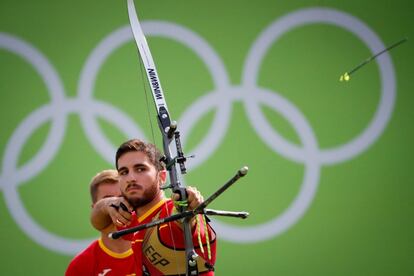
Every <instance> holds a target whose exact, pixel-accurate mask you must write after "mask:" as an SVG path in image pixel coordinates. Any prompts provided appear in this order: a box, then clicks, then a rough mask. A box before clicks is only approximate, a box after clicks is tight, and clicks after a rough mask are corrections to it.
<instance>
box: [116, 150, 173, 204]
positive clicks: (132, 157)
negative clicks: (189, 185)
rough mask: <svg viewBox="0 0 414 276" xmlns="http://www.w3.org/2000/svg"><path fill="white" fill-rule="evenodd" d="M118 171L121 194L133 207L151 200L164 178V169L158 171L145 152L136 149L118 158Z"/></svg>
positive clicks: (158, 191) (158, 190)
mask: <svg viewBox="0 0 414 276" xmlns="http://www.w3.org/2000/svg"><path fill="white" fill-rule="evenodd" d="M118 173H119V183H120V186H121V192H122V195H123V196H124V197H125V198H126V199H127V200H128V202H129V203H130V204H131V205H132V207H134V208H137V207H141V206H144V205H146V204H148V203H149V202H151V201H152V200H153V199H154V198H155V197H156V196H157V194H158V193H160V186H161V184H162V183H163V182H164V180H165V171H161V172H158V171H157V170H156V168H155V166H154V165H153V164H152V163H151V162H150V161H149V159H148V157H147V156H146V155H145V153H143V152H138V151H131V152H127V153H125V154H123V155H122V156H121V157H120V158H119V159H118Z"/></svg>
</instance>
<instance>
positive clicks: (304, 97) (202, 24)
mask: <svg viewBox="0 0 414 276" xmlns="http://www.w3.org/2000/svg"><path fill="white" fill-rule="evenodd" d="M135 4H136V7H137V10H138V11H139V16H140V20H141V21H145V20H163V21H169V22H175V23H177V24H180V25H182V26H185V27H186V28H188V29H190V30H192V31H193V32H195V33H197V34H198V35H199V36H201V37H202V38H204V39H205V40H206V41H208V43H209V44H210V46H211V47H212V48H213V49H214V50H215V51H216V53H217V55H218V56H219V57H220V58H221V60H222V62H223V63H224V65H225V67H226V70H227V72H228V75H229V78H230V82H231V85H234V86H238V85H240V84H241V77H242V72H243V66H244V62H245V59H246V56H247V53H248V51H249V50H250V48H251V46H252V44H253V42H254V41H255V39H256V38H257V37H258V35H259V33H260V32H261V31H263V30H264V29H265V28H266V27H268V26H269V25H270V24H271V23H272V22H273V21H275V20H276V19H278V18H280V17H282V16H284V15H287V14H288V13H290V12H294V11H297V10H299V9H302V8H309V7H326V8H333V9H336V10H338V11H342V12H346V13H348V14H350V15H353V16H355V17H357V18H358V19H359V20H361V21H362V22H364V23H365V24H366V25H367V26H369V28H370V29H371V30H372V31H374V32H375V33H376V34H377V35H378V36H379V37H380V39H381V40H382V41H383V43H384V44H385V45H391V44H392V43H394V42H396V41H398V40H399V39H401V38H403V37H408V39H409V40H408V42H407V43H404V44H403V45H401V46H400V47H398V48H396V49H393V50H392V51H391V52H390V56H391V58H392V62H393V65H394V68H395V73H396V82H397V90H396V102H395V105H394V109H393V112H392V115H391V118H390V120H389V122H388V124H387V125H386V127H385V130H384V131H383V132H382V134H381V135H380V137H379V138H378V139H376V140H375V142H374V143H373V144H372V145H371V146H370V147H368V148H367V149H366V150H364V151H362V152H361V153H360V154H358V155H356V156H354V157H353V158H350V159H349V160H346V161H343V162H340V163H337V164H332V165H329V166H328V165H324V166H322V167H321V169H320V179H319V181H318V188H317V191H316V195H315V197H314V199H313V201H312V203H311V205H310V207H309V208H308V209H307V210H306V212H305V214H304V215H303V216H302V217H301V218H300V219H299V220H298V221H297V222H296V223H295V224H294V225H293V226H291V227H290V228H289V229H287V230H286V231H285V232H283V233H281V234H279V235H276V236H273V237H272V238H270V239H266V240H262V241H260V242H256V243H235V242H228V241H226V240H224V239H220V237H219V247H218V253H217V257H218V261H217V264H216V271H217V273H216V274H217V275H252V274H253V273H255V274H256V275H414V261H413V259H414V234H413V233H414V223H413V217H414V212H413V211H414V207H413V198H414V197H413V196H414V188H413V181H412V179H413V177H412V175H411V173H412V172H411V170H412V164H413V163H414V157H413V152H414V151H413V149H414V147H413V144H412V142H413V141H414V127H413V123H412V120H413V118H414V109H413V104H414V91H413V72H414V71H413V69H412V65H413V64H414V54H413V53H414V52H413V43H412V40H410V39H411V38H414V36H413V34H414V27H413V26H414V4H412V3H411V2H410V1H264V0H260V1H215V0H214V1H184V0H181V1H180V0H171V1H136V3H135ZM128 24H129V21H128V16H127V11H126V1H121V0H117V1H115V0H110V1H109V0H100V1H95V0H91V1H78V0H72V1H50V0H37V1H27V0H22V1H11V0H2V1H1V2H0V32H3V33H7V34H10V35H13V36H16V37H19V38H20V39H22V40H24V41H26V42H27V43H29V44H31V45H32V46H33V47H35V48H37V49H38V50H39V51H40V52H42V53H43V54H44V55H45V56H46V57H47V59H48V60H49V62H50V63H51V64H52V65H53V67H54V68H55V69H56V71H57V73H58V75H59V77H60V79H61V81H62V83H63V86H64V89H65V94H66V97H67V98H69V99H75V98H76V97H77V90H78V83H79V77H80V73H81V70H82V68H83V66H84V65H85V61H86V59H87V58H88V56H89V55H90V53H91V52H92V50H93V49H94V48H95V47H96V46H97V45H98V43H100V42H101V40H102V39H104V38H105V37H106V36H108V35H109V34H110V33H112V32H113V31H115V30H116V29H118V28H120V27H122V26H125V25H128ZM148 42H149V46H150V49H151V52H152V53H153V56H154V59H155V63H156V65H157V68H158V71H159V75H160V79H161V82H162V85H163V88H164V90H165V96H166V99H167V103H168V105H169V109H170V113H171V115H172V117H173V118H175V119H178V118H180V116H181V114H183V113H184V111H185V110H186V109H187V108H188V107H189V106H190V105H191V104H193V103H194V102H195V101H197V100H198V99H199V98H200V97H201V96H203V95H206V94H208V93H210V92H211V91H214V89H215V87H214V83H213V82H212V79H211V75H210V73H209V72H208V70H207V67H206V66H205V64H204V63H203V62H202V61H201V60H200V58H198V57H197V56H196V55H195V53H194V52H192V51H190V50H189V49H188V48H186V47H184V46H182V45H181V44H179V43H177V42H175V41H172V40H170V39H165V38H156V37H148ZM370 55H371V52H370V51H369V49H368V48H367V46H366V45H365V44H364V43H363V42H362V41H361V40H359V39H358V38H357V37H356V36H355V35H354V34H352V33H350V32H347V31H345V30H344V29H341V28H338V27H334V26H332V25H326V24H311V25H306V26H303V27H300V28H296V29H294V30H292V31H290V32H288V33H286V34H284V35H283V36H282V37H281V38H280V40H279V41H278V42H277V43H274V44H272V46H271V47H270V49H269V51H268V52H267V53H266V56H265V58H264V60H263V63H262V64H261V66H260V72H259V79H258V85H259V86H260V87H263V88H266V89H269V90H270V91H273V92H274V93H279V94H280V95H281V96H283V97H284V98H286V99H287V100H289V101H290V102H291V103H292V104H293V105H295V106H296V108H297V109H298V110H300V111H301V112H302V114H303V115H304V116H305V117H306V118H307V120H308V122H309V124H310V126H311V128H312V130H313V132H314V133H315V136H316V139H317V143H318V146H319V148H320V149H327V148H331V147H337V146H340V145H342V144H344V143H347V142H349V141H350V140H352V139H353V138H355V137H356V136H357V135H359V134H360V133H361V132H362V131H363V130H364V129H365V128H366V127H367V125H368V123H369V122H370V120H371V119H372V118H373V116H374V113H375V112H376V109H377V105H378V101H379V97H380V76H379V73H378V72H379V71H378V64H377V63H376V62H372V63H370V64H368V65H367V66H365V67H363V68H362V69H361V70H360V71H358V72H356V73H355V75H353V76H352V78H351V81H350V82H348V83H342V82H339V81H338V79H339V76H340V75H341V74H343V73H344V72H345V71H346V70H350V69H351V68H352V67H354V66H356V65H358V63H360V62H362V61H363V60H364V59H366V58H367V57H369V56H370ZM138 64H139V62H138V58H137V52H136V48H135V45H134V43H133V42H130V43H127V44H125V45H123V46H122V47H120V48H119V49H117V50H116V51H115V52H113V53H112V54H111V55H110V57H109V58H108V59H107V60H106V61H105V63H104V64H103V66H102V67H101V70H100V71H99V74H98V77H97V80H96V83H95V88H94V92H93V94H94V98H96V99H99V100H101V101H103V102H106V103H109V104H110V105H113V106H114V107H116V108H118V109H120V110H122V111H123V112H125V114H127V115H128V116H129V117H130V118H131V119H132V120H133V121H134V122H135V123H136V124H137V125H139V127H140V129H142V130H143V131H144V132H145V136H146V137H147V138H148V139H150V140H154V141H156V143H157V144H159V135H158V134H157V132H158V129H154V132H155V134H154V136H155V137H154V138H152V136H153V135H152V133H151V125H150V123H149V119H148V116H150V117H151V119H152V118H153V117H154V112H153V109H154V108H153V104H152V102H151V101H152V99H151V98H148V100H149V101H150V103H149V106H148V107H147V105H146V104H145V101H146V100H145V94H144V91H143V90H144V89H143V83H144V81H146V80H144V79H143V78H142V75H141V72H140V69H139V65H138ZM147 90H148V89H147ZM0 97H1V98H0V99H1V101H0V118H1V119H0V122H1V131H0V161H1V162H2V167H1V168H2V169H1V170H2V171H0V173H1V178H0V180H1V186H0V191H1V187H2V186H4V185H6V184H5V183H8V179H6V178H5V177H4V176H3V175H4V171H3V168H4V164H3V163H4V162H5V157H4V152H5V150H6V147H7V143H9V140H10V139H11V136H12V134H13V132H14V131H15V129H16V128H17V126H18V125H19V124H20V123H21V122H22V121H23V120H24V119H25V118H26V117H27V116H29V115H30V113H31V112H32V111H33V110H35V109H36V108H39V107H41V106H42V105H45V104H47V103H49V101H50V98H49V94H48V91H47V88H46V86H45V84H44V82H43V81H42V79H41V77H40V76H39V75H38V73H37V72H36V71H35V70H34V69H33V67H31V66H30V65H29V64H28V63H27V62H26V61H24V60H23V59H21V58H20V57H19V56H17V55H15V54H13V53H11V52H9V51H6V50H4V49H0ZM147 110H149V112H150V113H151V114H150V115H148V111H147ZM262 111H263V112H264V113H265V115H266V117H267V119H268V120H269V122H270V123H271V125H272V126H273V128H274V129H275V130H277V131H278V132H279V133H281V134H282V136H284V137H285V138H286V139H288V140H289V141H291V142H292V143H295V144H297V145H298V146H299V147H300V139H299V137H298V135H297V134H296V132H295V131H294V129H293V128H292V126H291V125H290V124H289V123H288V122H287V121H286V119H284V117H283V116H281V114H279V113H277V112H275V111H274V110H272V109H271V108H269V107H267V106H265V105H263V106H262ZM214 114H215V110H210V112H208V113H206V114H205V115H204V116H203V117H202V120H200V122H199V123H198V124H197V127H196V128H194V129H192V130H191V133H189V134H188V135H189V137H190V139H189V143H188V144H187V145H185V146H186V148H185V151H186V152H187V153H191V150H192V149H194V148H195V147H196V145H197V144H198V143H200V142H201V140H202V137H203V136H204V135H205V134H206V133H207V132H208V131H209V127H210V126H211V122H212V119H213V118H214ZM68 120H69V121H68V125H67V128H66V132H65V138H64V140H63V143H62V144H61V145H60V146H59V151H58V153H57V154H56V156H55V157H54V159H53V160H52V162H51V163H49V164H48V166H47V167H46V169H45V170H42V171H41V172H40V173H39V174H37V175H36V176H35V177H33V178H31V179H29V180H28V181H26V182H24V183H21V184H20V185H19V187H18V188H17V192H18V193H19V195H20V197H21V200H22V202H23V203H24V207H25V208H26V210H27V212H28V213H29V214H30V215H31V216H32V217H33V218H34V219H35V221H36V222H37V223H39V224H40V225H42V226H43V227H45V228H46V229H47V230H48V231H49V232H51V233H54V234H55V235H59V236H61V237H65V238H73V239H83V238H93V237H95V236H97V233H96V231H95V230H94V229H93V228H92V227H91V226H90V224H89V211H90V199H89V192H88V183H89V181H90V179H91V177H92V176H93V175H95V173H96V172H98V171H100V170H102V169H106V168H109V167H113V164H111V163H108V162H107V161H105V159H104V158H103V157H102V156H100V155H99V154H98V153H97V152H96V151H95V150H94V148H93V147H92V145H91V143H93V142H90V141H89V140H88V138H87V137H86V135H85V132H84V130H83V128H82V125H81V122H80V119H79V116H78V114H76V113H71V114H70V115H69V116H68ZM98 121H99V124H100V126H101V128H102V129H103V131H104V132H105V134H106V136H107V137H108V138H110V140H111V141H112V143H113V145H114V147H116V146H117V145H119V144H120V143H121V142H122V141H123V140H125V139H126V138H129V137H126V135H125V134H124V133H122V132H121V131H119V128H117V127H116V126H114V125H113V124H111V123H109V122H107V121H105V120H103V119H99V120H98ZM152 121H153V123H152V124H153V127H154V128H157V125H156V123H155V121H154V120H152ZM49 129H50V123H46V124H44V125H42V126H41V127H40V128H38V129H37V130H36V132H34V134H33V135H32V136H31V137H30V139H29V141H27V142H26V144H25V147H24V149H23V151H22V153H21V154H20V155H19V156H18V160H19V161H18V164H19V166H23V165H24V164H25V163H26V162H28V161H29V160H30V159H31V158H32V157H33V156H35V155H36V153H37V151H38V150H39V149H40V147H41V146H42V145H43V143H44V141H45V137H46V136H47V134H48V131H49ZM244 164H247V165H249V168H250V172H249V175H248V177H246V178H245V179H243V180H241V181H240V183H237V185H236V186H235V187H232V188H231V189H230V190H229V191H228V192H226V194H224V195H223V196H222V197H220V198H219V199H217V200H216V202H215V203H214V204H213V205H212V206H211V207H214V208H217V209H230V210H247V211H249V212H250V213H251V216H250V218H249V219H248V220H244V221H237V220H234V219H226V220H225V221H226V222H227V223H230V224H233V225H234V226H240V227H244V226H254V225H258V224H261V223H264V222H267V221H269V220H271V219H273V218H275V217H277V216H278V215H280V214H282V213H283V212H284V211H285V210H286V208H287V207H288V206H289V204H290V203H291V202H292V200H293V199H294V198H295V196H296V195H297V193H298V191H299V189H300V186H301V184H302V179H303V176H304V165H303V164H301V163H296V162H293V161H291V160H287V159H286V158H285V157H283V156H282V155H281V154H279V153H277V152H274V151H273V150H272V149H271V148H269V147H268V146H267V145H266V144H265V143H264V141H262V139H261V138H260V136H259V135H258V134H257V133H256V132H255V130H254V129H253V128H252V127H251V125H250V122H249V120H248V118H247V115H246V111H245V109H244V106H243V105H242V104H241V103H240V102H235V103H234V105H233V110H232V112H231V123H230V125H229V128H228V129H227V132H226V136H225V139H223V140H222V141H221V144H220V146H219V148H218V149H217V150H216V151H215V152H214V153H212V155H211V156H210V157H209V158H208V159H207V160H206V161H204V162H203V164H202V165H201V166H198V167H197V168H195V169H194V170H191V171H190V172H189V174H188V176H186V182H187V183H191V185H195V186H197V187H198V188H199V189H200V190H201V191H202V192H203V194H205V195H208V194H210V193H211V192H213V191H214V190H215V189H217V188H218V187H219V186H220V185H221V184H222V183H224V181H226V180H227V178H229V177H230V176H231V175H232V174H233V173H234V172H235V170H236V169H237V168H239V167H240V166H242V165H244ZM2 194H3V193H2ZM0 236H1V244H2V250H1V253H0V274H1V275H63V274H64V271H65V269H66V266H67V264H68V263H69V261H70V260H71V258H72V256H69V255H65V254H62V253H58V252H54V251H50V250H48V249H46V248H44V247H43V246H41V245H40V244H38V243H36V242H35V241H33V240H32V239H31V238H30V237H29V236H28V235H26V233H25V232H24V231H23V230H22V229H20V227H19V226H18V224H17V223H16V222H15V221H14V219H13V217H12V216H11V214H10V211H9V209H8V207H7V205H6V202H5V199H4V196H2V197H1V198H0Z"/></svg>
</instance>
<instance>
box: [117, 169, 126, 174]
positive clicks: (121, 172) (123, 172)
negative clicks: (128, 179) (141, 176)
mask: <svg viewBox="0 0 414 276" xmlns="http://www.w3.org/2000/svg"><path fill="white" fill-rule="evenodd" d="M127 173H128V171H127V170H122V171H119V172H118V174H119V175H127Z"/></svg>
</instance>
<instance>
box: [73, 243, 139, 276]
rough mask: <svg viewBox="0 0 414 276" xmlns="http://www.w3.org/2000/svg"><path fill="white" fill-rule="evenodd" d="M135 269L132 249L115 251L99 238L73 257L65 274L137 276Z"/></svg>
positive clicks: (74, 275) (80, 275) (78, 275)
mask: <svg viewBox="0 0 414 276" xmlns="http://www.w3.org/2000/svg"><path fill="white" fill-rule="evenodd" d="M135 271H136V268H135V261H134V256H133V251H132V249H129V250H128V251H126V252H124V253H115V252H113V251H111V250H110V249H109V248H107V247H106V246H105V245H104V244H103V242H102V240H101V239H99V240H96V241H94V242H93V243H91V244H90V245H89V246H88V247H87V248H86V249H85V250H83V251H82V252H81V253H79V254H78V255H76V257H75V258H73V260H72V261H71V262H70V264H69V266H68V268H67V270H66V273H65V276H136V274H135Z"/></svg>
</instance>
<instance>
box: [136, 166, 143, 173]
mask: <svg viewBox="0 0 414 276" xmlns="http://www.w3.org/2000/svg"><path fill="white" fill-rule="evenodd" d="M135 171H136V172H144V171H145V167H136V168H135Z"/></svg>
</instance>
